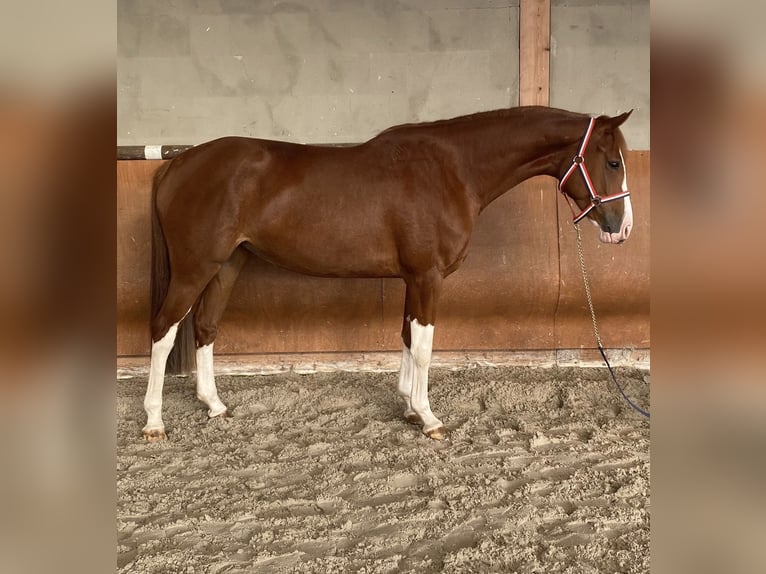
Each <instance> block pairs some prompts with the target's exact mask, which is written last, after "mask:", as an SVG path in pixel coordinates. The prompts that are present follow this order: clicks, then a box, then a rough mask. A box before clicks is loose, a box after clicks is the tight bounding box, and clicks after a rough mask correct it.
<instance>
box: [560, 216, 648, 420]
mask: <svg viewBox="0 0 766 574" xmlns="http://www.w3.org/2000/svg"><path fill="white" fill-rule="evenodd" d="M574 227H575V231H577V255H578V256H579V257H580V269H581V270H582V282H583V285H584V286H585V297H586V298H587V299H588V308H589V309H590V318H591V320H592V321H593V334H594V335H595V336H596V344H597V345H598V350H599V352H600V353H601V357H602V358H603V359H604V363H606V368H607V369H609V374H610V375H612V380H613V381H614V385H615V386H616V387H617V390H618V391H620V394H621V395H622V398H624V399H625V400H626V401H627V403H628V404H629V405H630V406H631V407H633V409H634V410H636V411H637V412H639V413H641V414H642V415H643V416H645V417H646V418H649V412H648V411H645V410H644V409H642V408H641V407H639V406H638V405H636V404H635V403H634V402H633V401H631V400H630V398H629V397H628V395H626V394H625V391H623V390H622V387H621V386H620V383H618V382H617V377H616V376H615V374H614V371H613V370H612V365H610V364H609V360H608V359H607V358H606V352H605V351H604V344H603V343H602V342H601V335H599V332H598V323H597V322H596V312H595V311H594V310H593V299H592V298H591V295H590V283H589V282H588V272H587V271H586V270H585V257H583V253H582V236H581V235H580V224H579V223H575V224H574Z"/></svg>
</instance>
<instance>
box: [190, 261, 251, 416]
mask: <svg viewBox="0 0 766 574" xmlns="http://www.w3.org/2000/svg"><path fill="white" fill-rule="evenodd" d="M247 257H248V255H247V251H245V249H244V248H242V247H240V248H239V249H237V250H235V251H234V254H233V255H232V256H231V258H230V259H229V260H228V261H227V262H226V263H224V264H223V266H222V267H221V270H220V271H219V272H218V274H217V275H216V276H215V277H213V279H212V280H211V281H210V283H208V285H207V287H206V288H205V291H204V292H203V293H202V298H201V300H200V304H199V307H198V309H197V310H196V311H195V313H194V337H195V339H196V341H197V357H196V358H197V398H198V399H199V400H201V401H202V402H203V403H205V404H206V405H207V406H208V412H207V414H208V416H209V417H211V418H212V417H217V416H227V415H228V411H227V409H226V405H224V404H223V402H221V399H220V398H219V397H218V389H217V388H216V386H215V376H214V373H213V342H214V341H215V337H216V334H217V333H218V322H219V321H220V319H221V315H222V314H223V311H224V309H225V308H226V303H227V302H228V300H229V295H231V290H232V287H234V282H235V281H236V279H237V276H238V275H239V272H240V271H241V270H242V266H243V265H244V264H245V261H247Z"/></svg>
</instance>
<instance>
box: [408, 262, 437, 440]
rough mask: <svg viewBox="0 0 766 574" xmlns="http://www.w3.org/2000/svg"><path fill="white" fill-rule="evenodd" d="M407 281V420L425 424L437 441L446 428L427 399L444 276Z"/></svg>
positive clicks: (413, 278) (426, 432) (435, 275)
mask: <svg viewBox="0 0 766 574" xmlns="http://www.w3.org/2000/svg"><path fill="white" fill-rule="evenodd" d="M405 281H406V282H407V294H406V303H405V318H404V328H403V329H402V339H403V341H404V350H403V353H402V368H401V371H400V374H399V393H400V394H401V395H402V397H403V398H404V400H405V411H404V416H405V418H406V419H407V421H408V422H410V423H414V424H422V425H423V433H424V434H425V435H426V436H428V437H430V438H432V439H435V440H441V439H443V438H445V437H446V435H447V429H446V428H445V427H444V425H443V424H442V422H441V421H440V420H439V419H438V418H436V416H435V415H434V414H433V412H432V411H431V405H430V403H429V400H428V370H429V367H430V365H431V353H432V350H433V337H434V319H435V315H436V302H437V300H438V296H439V293H440V291H441V283H442V277H441V275H440V274H438V273H436V272H433V273H427V274H424V275H422V276H417V277H412V278H409V279H406V280H405Z"/></svg>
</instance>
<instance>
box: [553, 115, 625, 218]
mask: <svg viewBox="0 0 766 574" xmlns="http://www.w3.org/2000/svg"><path fill="white" fill-rule="evenodd" d="M595 126H596V118H590V122H589V123H588V129H587V130H586V131H585V135H584V136H583V138H582V143H581V144H580V149H579V150H578V151H577V155H576V156H574V158H572V165H570V166H569V169H568V170H567V171H566V173H565V174H564V175H563V176H561V179H560V180H559V191H560V192H561V193H562V194H564V197H565V198H566V199H567V205H569V209H570V210H572V221H573V222H574V223H579V222H580V220H581V219H582V218H584V217H585V216H586V215H588V214H589V213H590V212H591V210H592V209H593V208H594V207H598V206H599V205H601V204H602V203H607V202H609V201H615V200H616V199H622V198H624V197H628V196H629V195H630V192H629V191H623V192H622V193H615V194H613V195H599V194H598V193H596V188H595V187H593V181H592V180H591V178H590V174H589V173H588V168H587V167H586V166H585V150H586V149H587V148H588V143H589V142H590V137H591V135H593V128H594V127H595ZM576 169H579V170H580V173H581V174H582V178H583V181H584V182H585V187H587V188H588V193H589V194H590V205H589V206H588V207H586V208H585V209H583V210H582V211H580V213H575V210H574V208H573V207H572V203H571V201H570V199H571V198H570V197H569V196H568V195H567V194H566V193H564V185H565V184H566V182H567V180H568V179H569V177H570V176H571V175H572V174H573V173H574V172H575V170H576Z"/></svg>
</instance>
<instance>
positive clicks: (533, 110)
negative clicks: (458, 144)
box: [378, 106, 583, 135]
mask: <svg viewBox="0 0 766 574" xmlns="http://www.w3.org/2000/svg"><path fill="white" fill-rule="evenodd" d="M551 112H559V113H561V114H566V115H569V116H571V117H578V116H582V115H583V114H577V113H575V112H568V111H566V110H559V109H556V108H550V107H547V106H519V107H514V108H501V109H499V110H489V111H485V112H475V113H473V114H468V115H464V116H456V117H453V118H448V119H443V120H434V121H427V122H412V123H404V124H398V125H395V126H391V127H390V128H388V129H385V130H383V131H382V132H380V133H379V134H378V135H383V134H387V133H390V132H393V131H401V130H406V129H411V128H438V127H446V126H453V125H460V124H464V123H469V122H479V121H482V120H497V119H507V118H509V117H513V116H515V115H518V114H526V115H537V114H543V113H551Z"/></svg>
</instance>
